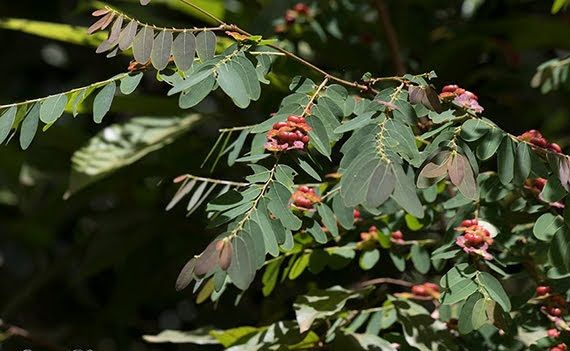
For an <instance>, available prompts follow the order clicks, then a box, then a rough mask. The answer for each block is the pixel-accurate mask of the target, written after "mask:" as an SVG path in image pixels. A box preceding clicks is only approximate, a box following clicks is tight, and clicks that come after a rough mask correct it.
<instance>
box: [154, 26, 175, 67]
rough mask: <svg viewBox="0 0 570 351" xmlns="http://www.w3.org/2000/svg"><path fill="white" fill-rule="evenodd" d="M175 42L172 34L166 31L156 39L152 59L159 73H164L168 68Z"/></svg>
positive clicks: (160, 33)
mask: <svg viewBox="0 0 570 351" xmlns="http://www.w3.org/2000/svg"><path fill="white" fill-rule="evenodd" d="M173 40H174V38H173V35H172V32H171V31H165V30H163V31H160V32H159V33H158V35H157V36H156V38H155V39H154V43H153V45H152V50H151V54H150V59H151V62H152V65H153V66H154V68H156V70H157V71H162V70H163V69H165V68H166V66H168V61H169V59H170V51H171V50H172V42H173Z"/></svg>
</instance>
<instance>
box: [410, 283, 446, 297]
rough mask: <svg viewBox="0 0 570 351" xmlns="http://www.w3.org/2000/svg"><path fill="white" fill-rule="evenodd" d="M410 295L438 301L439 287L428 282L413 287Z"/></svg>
mask: <svg viewBox="0 0 570 351" xmlns="http://www.w3.org/2000/svg"><path fill="white" fill-rule="evenodd" d="M412 294H414V295H415V296H419V297H432V298H434V299H439V295H440V294H439V286H437V285H436V284H434V283H430V282H426V283H423V284H418V285H414V286H412Z"/></svg>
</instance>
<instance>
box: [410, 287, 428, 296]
mask: <svg viewBox="0 0 570 351" xmlns="http://www.w3.org/2000/svg"><path fill="white" fill-rule="evenodd" d="M412 294H414V295H416V296H428V295H429V293H428V292H427V290H426V288H425V286H423V285H414V286H412Z"/></svg>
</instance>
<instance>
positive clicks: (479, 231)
mask: <svg viewBox="0 0 570 351" xmlns="http://www.w3.org/2000/svg"><path fill="white" fill-rule="evenodd" d="M455 230H457V231H458V232H460V233H462V235H460V236H458V237H457V239H455V243H456V244H457V246H459V247H461V248H462V249H463V251H465V252H466V253H468V254H471V255H479V256H481V257H483V258H484V259H486V260H492V259H493V256H492V255H491V254H490V253H489V252H488V251H487V250H488V249H489V246H490V245H492V244H493V238H491V234H490V233H489V231H488V230H487V229H485V228H483V227H482V226H480V225H479V222H478V220H477V219H470V220H465V221H463V222H461V225H460V226H459V227H457V228H455Z"/></svg>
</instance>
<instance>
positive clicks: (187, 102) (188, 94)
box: [178, 74, 216, 109]
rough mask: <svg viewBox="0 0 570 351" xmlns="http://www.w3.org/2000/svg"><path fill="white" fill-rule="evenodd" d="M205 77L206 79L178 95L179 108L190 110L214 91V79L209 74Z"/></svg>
mask: <svg viewBox="0 0 570 351" xmlns="http://www.w3.org/2000/svg"><path fill="white" fill-rule="evenodd" d="M205 76H206V78H204V79H203V80H201V81H200V82H198V83H196V84H194V85H193V86H192V87H190V88H189V89H188V90H186V91H183V92H182V94H180V98H179V100H178V105H179V106H180V108H183V109H188V108H192V107H194V106H196V105H198V104H199V103H200V102H202V100H204V99H205V98H206V96H208V94H210V93H211V92H212V89H214V85H215V84H216V79H215V78H214V76H212V75H210V74H206V75H205Z"/></svg>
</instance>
